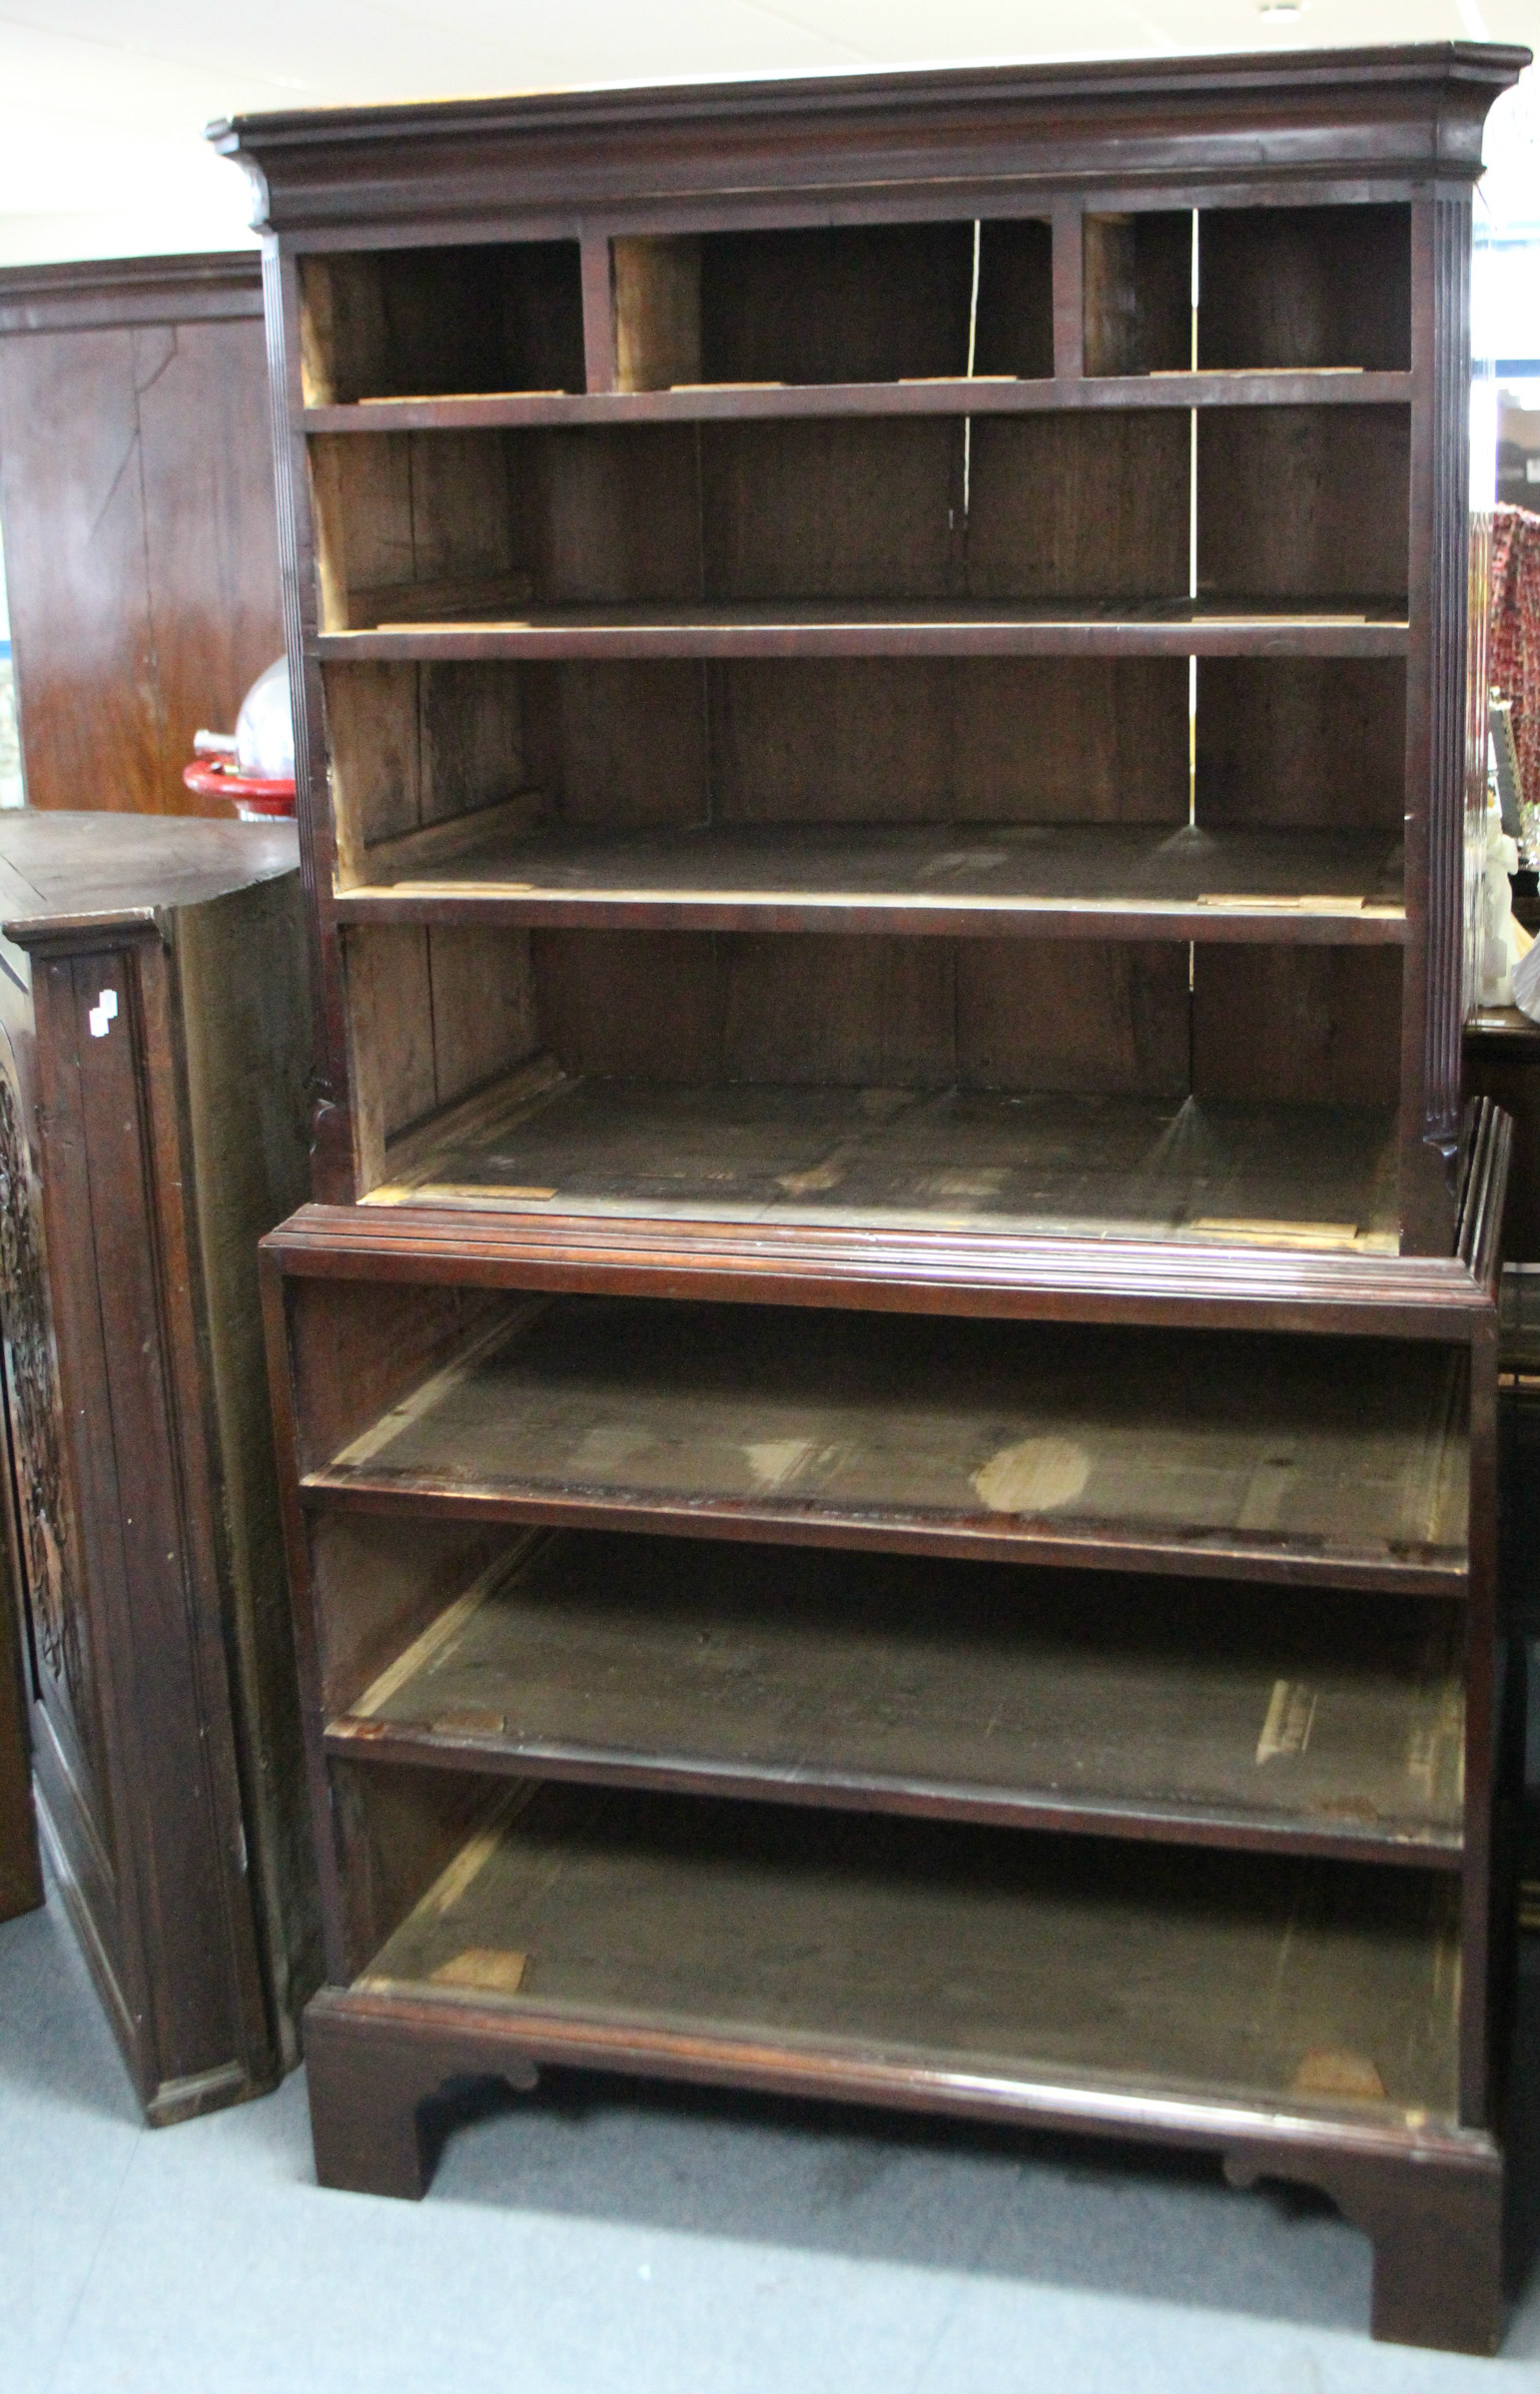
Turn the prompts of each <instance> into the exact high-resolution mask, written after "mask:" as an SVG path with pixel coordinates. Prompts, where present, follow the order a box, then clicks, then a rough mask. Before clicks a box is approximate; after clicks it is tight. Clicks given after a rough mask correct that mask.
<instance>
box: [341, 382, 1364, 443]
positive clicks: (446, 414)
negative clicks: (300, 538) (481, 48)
mask: <svg viewBox="0 0 1540 2394" xmlns="http://www.w3.org/2000/svg"><path fill="white" fill-rule="evenodd" d="M1411 396H1412V379H1411V376H1410V375H1409V374H1385V373H1373V374H1364V373H1360V372H1358V371H1357V370H1356V369H1355V368H1352V367H1341V368H1332V367H1326V368H1308V369H1303V368H1302V369H1295V370H1292V371H1289V370H1283V371H1273V372H1268V373H1254V374H1252V373H1243V374H1228V373H1225V374H1220V373H1208V374H1155V375H1108V376H1087V377H1085V378H1075V377H1068V376H1066V377H1061V378H1060V379H1059V380H1057V381H1056V380H1053V379H1050V378H1048V377H1044V378H1043V379H1041V380H1039V381H1034V382H1029V381H1026V380H1014V379H1012V378H1009V377H1006V376H992V377H989V378H974V379H972V380H970V379H968V378H967V377H964V376H957V377H954V378H951V379H948V378H947V377H940V378H938V379H937V380H935V381H920V382H907V383H750V384H741V383H739V384H700V385H694V386H690V387H684V388H677V389H671V390H667V391H589V392H580V393H567V392H559V391H499V392H487V393H463V394H458V395H454V396H448V397H422V398H418V399H364V400H360V401H355V402H353V403H351V404H348V405H341V406H315V407H307V408H306V410H305V416H304V423H305V429H306V431H307V432H355V433H369V432H431V431H476V430H480V429H482V428H495V427H498V426H502V425H509V426H523V425H542V424H630V423H693V422H703V421H709V420H711V419H713V418H715V417H721V416H730V417H740V418H751V417H755V416H777V415H793V416H795V415H804V416H821V415H828V416H842V415H1025V414H1037V413H1047V412H1050V411H1058V410H1060V409H1063V408H1080V407H1111V408H1121V407H1269V406H1272V407H1276V406H1311V407H1319V406H1339V407H1340V406H1345V407H1352V406H1359V407H1363V406H1383V405H1385V404H1387V403H1390V404H1401V405H1407V404H1409V403H1410V400H1411Z"/></svg>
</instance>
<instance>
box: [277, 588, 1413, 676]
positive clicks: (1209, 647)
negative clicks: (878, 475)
mask: <svg viewBox="0 0 1540 2394" xmlns="http://www.w3.org/2000/svg"><path fill="white" fill-rule="evenodd" d="M367 596H368V593H367V592H356V593H355V594H354V597H353V600H352V602H351V603H352V604H353V605H355V606H358V605H362V604H363V603H364V602H365V600H366V598H367ZM314 645H315V652H316V654H317V655H318V656H319V657H321V658H322V659H323V660H324V661H326V662H329V663H335V662H339V661H342V660H345V659H348V658H357V659H360V660H362V661H370V660H373V661H380V660H384V659H387V658H391V657H400V658H412V659H415V660H417V661H419V662H423V663H433V662H443V661H450V660H453V659H462V660H473V659H477V658H484V659H491V658H496V657H509V658H513V659H519V658H523V659H527V660H528V661H529V662H531V663H533V662H536V661H539V660H550V661H554V660H556V659H559V658H562V657H588V658H593V659H603V658H606V657H616V658H619V657H636V658H642V657H652V658H668V657H693V658H708V657H739V656H741V657H777V656H780V657H799V656H802V657H818V656H827V657H863V656H871V657H880V656H916V657H920V656H1318V657H1319V656H1343V657H1370V656H1405V655H1406V654H1407V645H1408V632H1407V616H1406V608H1405V602H1404V601H1402V600H1398V599H1393V598H1392V599H1382V598H1369V599H1362V600H1359V599H1347V598H1341V599H1333V600H1327V601H1324V602H1322V603H1320V604H1318V605H1317V604H1314V603H1311V602H1307V601H1302V600H1301V601H1298V602H1293V601H1289V600H1278V601H1272V602H1267V603H1264V604H1262V605H1259V606H1248V605H1247V604H1246V603H1245V602H1244V601H1243V600H1240V599H1232V600H1229V601H1227V602H1226V603H1225V604H1223V605H1222V606H1221V605H1219V604H1217V603H1214V604H1207V603H1199V604H1196V605H1194V604H1193V603H1192V602H1191V601H1189V600H1186V599H1172V600H1150V601H1148V602H1139V603H1133V602H1129V601H1126V600H1121V599H1120V600H1108V601H1106V602H1103V603H1097V602H1086V601H1081V600H1075V601H1061V602H1058V603H1057V604H1054V605H1048V606H1032V605H1024V604H1015V603H1011V604H985V603H983V602H979V601H975V600H971V599H970V600H958V601H955V602H954V601H949V600H927V601H924V602H913V603H911V602H907V601H892V600H888V601H875V600H861V601H857V602H851V603H849V604H845V603H843V602H838V601H829V600H819V601H810V602H806V603H804V602H802V601H800V600H780V601H775V602H762V603H761V602H753V603H751V602H745V601H735V602H733V603H732V604H730V605H716V604H706V603H700V604H693V603H689V602H685V601H681V602H679V603H676V604H671V605H666V606H663V605H656V606H654V605H640V604H638V605H628V606H589V607H565V608H545V609H540V610H538V611H536V612H531V613H529V614H527V615H524V616H520V617H517V618H502V619H495V620H488V621H482V622H473V621H465V620H464V619H463V618H462V617H460V616H458V615H456V616H455V618H454V619H453V620H452V621H445V622H442V623H425V622H420V621H417V620H412V621H410V622H403V623H382V624H380V625H378V626H376V627H375V628H374V629H369V630H352V631H330V632H322V633H320V634H318V635H317V636H316V639H315V643H314Z"/></svg>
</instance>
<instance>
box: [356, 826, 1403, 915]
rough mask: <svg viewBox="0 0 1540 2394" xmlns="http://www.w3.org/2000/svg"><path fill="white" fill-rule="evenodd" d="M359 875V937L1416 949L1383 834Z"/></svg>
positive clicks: (1153, 835) (720, 850)
mask: <svg viewBox="0 0 1540 2394" xmlns="http://www.w3.org/2000/svg"><path fill="white" fill-rule="evenodd" d="M473 822H474V818H473V817H467V818H465V821H464V824H463V825H462V826H458V827H457V836H464V837H468V836H469V834H470V830H471V827H472V826H473ZM408 836H410V835H408ZM417 836H420V835H417ZM362 871H363V874H364V876H365V878H364V880H363V882H362V883H361V884H360V885H359V886H356V887H354V888H351V889H348V890H345V891H342V892H340V893H339V895H338V900H337V912H338V915H339V918H340V919H341V920H342V921H343V922H345V923H370V922H374V923H390V922H486V921H497V922H506V923H527V924H549V925H554V926H560V927H566V928H587V927H602V928H609V929H634V928H652V929H668V928H675V929H686V930H702V931H831V930H836V931H837V930H848V931H863V932H898V933H903V932H935V933H954V934H955V933H959V932H962V933H967V932H976V933H978V934H980V935H982V936H986V937H993V936H999V935H1000V934H1001V933H1002V932H1011V933H1020V934H1028V935H1030V934H1034V933H1035V934H1037V935H1039V936H1041V937H1044V938H1056V939H1064V938H1075V937H1077V936H1079V937H1083V938H1087V939H1107V938H1117V937H1126V938H1149V937H1151V936H1152V934H1156V935H1158V936H1162V937H1169V938H1179V939H1216V938H1224V939H1227V940H1235V939H1251V940H1258V941H1264V942H1266V943H1267V944H1269V945H1276V944H1279V943H1284V942H1286V943H1289V944H1291V945H1297V944H1299V943H1302V942H1324V943H1329V944H1331V945H1333V946H1360V945H1372V946H1382V945H1399V944H1401V943H1402V942H1403V941H1404V940H1405V937H1406V913H1405V907H1404V905H1403V903H1402V893H1401V850H1400V844H1399V842H1398V841H1394V840H1390V839H1387V838H1386V836H1385V835H1384V834H1383V833H1378V832H1366V833H1365V832H1359V833H1321V832H1302V833H1301V832H1286V831H1285V832H1266V831H1260V832H1258V831H1245V830H1239V831H1235V830H1220V831H1217V832H1208V831H1198V830H1194V829H1189V828H1188V827H1187V826H1186V825H1179V826H1171V825H1168V824H1160V825H1145V824H1141V825H1136V826H1130V825H1126V824H1107V825H1099V824H1084V825H1082V824H1021V823H1003V824H1001V823H965V824H926V825H919V826H916V827H914V828H912V829H911V828H908V827H904V826H900V827H898V828H893V827H889V826H868V825H855V826H851V827H842V828H840V829H830V830H825V829H822V828H820V827H817V826H814V827H808V826H806V825H803V824H795V825H764V826H756V827H752V828H748V829H740V828H736V827H730V826H728V827H720V826H714V825H702V826H700V827H698V828H694V829H690V830H685V831H673V830H665V831H653V832H643V833H639V834H638V833H633V834H630V835H629V836H626V835H621V836H618V837H617V836H614V835H611V836H608V837H605V836H592V835H590V836H586V837H585V836H582V835H578V836H573V835H571V834H567V835H562V834H559V833H558V834H554V835H551V836H549V837H544V838H539V839H533V840H531V839H528V838H512V839H509V838H506V837H504V838H501V839H497V838H495V837H494V838H492V839H489V840H488V841H487V842H486V844H485V845H484V846H481V847H478V848H467V849H462V850H461V852H460V853H458V854H456V855H455V856H453V857H452V858H450V859H449V860H448V861H446V862H445V863H442V864H439V865H434V866H430V867H428V868H427V869H425V870H424V869H422V868H420V867H419V868H418V869H416V870H412V869H411V867H410V865H409V864H408V865H406V866H404V867H403V868H402V870H400V871H399V872H398V873H395V874H391V873H390V872H389V871H388V870H386V871H385V872H383V873H380V872H379V871H378V867H373V865H372V859H371V857H370V856H369V854H368V852H366V854H365V857H364V860H363V866H362ZM377 874H378V878H377V877H376V876H377Z"/></svg>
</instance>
